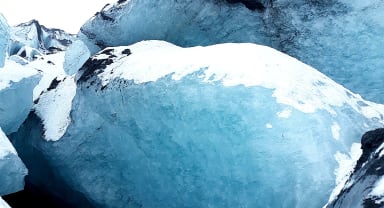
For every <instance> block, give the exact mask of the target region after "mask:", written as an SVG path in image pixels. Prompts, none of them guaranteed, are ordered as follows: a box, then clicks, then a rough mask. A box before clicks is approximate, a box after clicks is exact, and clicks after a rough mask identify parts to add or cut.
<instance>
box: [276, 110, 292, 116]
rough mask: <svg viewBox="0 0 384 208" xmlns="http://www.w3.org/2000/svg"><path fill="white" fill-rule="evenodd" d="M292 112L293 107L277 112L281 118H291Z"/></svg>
mask: <svg viewBox="0 0 384 208" xmlns="http://www.w3.org/2000/svg"><path fill="white" fill-rule="evenodd" d="M291 114H292V110H291V109H284V110H283V111H280V112H278V113H277V117H279V118H289V117H290V116H291Z"/></svg>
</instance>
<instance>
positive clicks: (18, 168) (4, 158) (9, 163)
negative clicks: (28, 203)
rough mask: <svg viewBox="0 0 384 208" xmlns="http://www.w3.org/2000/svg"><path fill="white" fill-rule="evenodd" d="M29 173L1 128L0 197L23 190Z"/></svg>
mask: <svg viewBox="0 0 384 208" xmlns="http://www.w3.org/2000/svg"><path fill="white" fill-rule="evenodd" d="M27 173H28V171H27V169H26V168H25V165H24V164H23V162H22V161H21V159H20V158H19V157H18V155H17V153H16V150H15V148H14V147H13V146H12V144H11V143H10V142H9V140H8V138H7V137H6V136H5V134H4V132H3V131H2V130H1V128H0V175H1V177H0V184H1V186H0V196H2V195H6V194H10V193H13V192H17V191H20V190H22V189H23V188H24V177H25V176H26V175H27ZM1 205H2V204H1V198H0V206H1Z"/></svg>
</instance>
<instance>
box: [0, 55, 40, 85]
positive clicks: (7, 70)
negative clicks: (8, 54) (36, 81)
mask: <svg viewBox="0 0 384 208" xmlns="http://www.w3.org/2000/svg"><path fill="white" fill-rule="evenodd" d="M37 74H38V72H37V71H36V70H33V69H32V68H30V67H26V66H22V65H20V64H18V63H16V62H14V61H11V60H6V61H5V65H4V68H2V69H1V70H0V90H3V89H5V88H7V87H9V86H10V85H11V82H19V81H20V80H22V79H24V78H27V77H31V76H34V75H37Z"/></svg>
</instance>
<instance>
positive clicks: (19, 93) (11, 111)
mask: <svg viewBox="0 0 384 208" xmlns="http://www.w3.org/2000/svg"><path fill="white" fill-rule="evenodd" d="M39 80H40V75H39V73H38V72H37V71H36V70H34V69H33V68H31V67H27V66H22V65H20V64H18V63H16V62H13V61H8V60H7V61H6V63H5V66H4V68H3V69H1V70H0V127H2V128H3V131H4V132H5V133H6V134H9V133H11V132H14V131H16V130H17V128H18V127H19V126H20V124H21V123H22V122H23V121H24V120H25V119H26V118H27V115H28V113H29V111H30V110H31V108H32V105H33V88H34V87H35V86H36V85H37V83H38V82H39Z"/></svg>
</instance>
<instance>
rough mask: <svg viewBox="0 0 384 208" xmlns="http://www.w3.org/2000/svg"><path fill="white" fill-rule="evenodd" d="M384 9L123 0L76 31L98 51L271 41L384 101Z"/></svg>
mask: <svg viewBox="0 0 384 208" xmlns="http://www.w3.org/2000/svg"><path fill="white" fill-rule="evenodd" d="M227 2H232V3H231V4H228V3H227ZM234 2H242V3H243V4H245V5H246V6H247V7H248V8H255V9H254V10H251V9H248V8H247V7H246V6H244V5H243V4H239V3H237V4H236V3H234ZM252 4H253V5H252ZM383 8H384V2H383V1H381V0H372V1H364V2H362V1H358V0H353V1H347V0H328V1H309V0H298V1H290V0H263V1H257V0H250V1H233V0H228V1H224V0H208V1H206V0H183V1H170V0H159V1H151V0H130V1H126V0H122V1H119V2H118V3H116V4H115V5H107V6H106V7H105V8H104V9H103V10H101V11H100V12H98V13H97V15H95V16H94V17H93V18H91V19H90V20H89V21H88V22H87V23H85V24H84V25H83V26H82V28H81V32H79V34H78V35H79V37H80V38H81V39H82V40H83V41H84V42H86V44H87V45H88V47H89V48H90V50H91V51H92V52H93V53H96V52H98V51H99V49H100V48H105V47H108V46H124V45H129V44H133V43H135V42H138V41H141V40H151V39H156V40H165V41H168V42H172V43H174V44H177V45H180V46H197V45H210V44H216V43H225V42H252V43H258V44H263V45H268V46H271V47H273V48H276V49H278V50H280V51H283V52H285V53H287V54H289V55H291V56H294V57H296V58H298V59H299V60H301V61H303V62H304V63H307V64H309V65H311V66H314V67H315V68H317V69H318V70H320V71H322V72H323V73H325V74H327V75H328V76H330V77H331V78H333V79H334V80H336V81H337V82H338V83H341V84H342V85H344V86H346V87H347V88H348V89H351V90H353V91H355V92H357V93H359V94H361V95H362V96H363V97H364V98H366V99H369V100H373V101H377V102H381V103H383V102H384V96H383V90H382V89H383V85H382V80H383V78H384V73H383V72H382V70H381V68H383V66H384V61H383V60H384V59H383V57H384V52H383V50H382V47H383V45H384V38H383V36H382V35H381V34H383V33H384V23H383V19H384V16H383V14H384V13H383V12H382V10H383Z"/></svg>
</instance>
